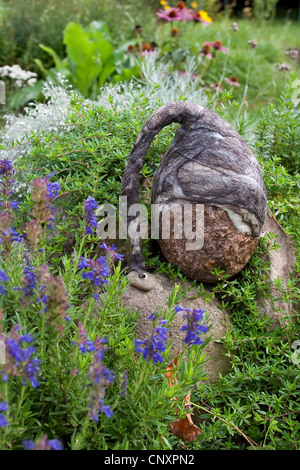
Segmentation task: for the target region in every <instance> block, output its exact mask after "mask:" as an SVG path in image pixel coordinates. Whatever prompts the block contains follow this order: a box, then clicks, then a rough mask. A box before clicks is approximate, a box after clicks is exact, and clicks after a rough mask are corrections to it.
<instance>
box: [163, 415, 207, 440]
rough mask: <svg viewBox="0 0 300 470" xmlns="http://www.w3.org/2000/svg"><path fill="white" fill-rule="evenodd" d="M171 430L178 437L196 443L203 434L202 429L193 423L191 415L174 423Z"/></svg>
mask: <svg viewBox="0 0 300 470" xmlns="http://www.w3.org/2000/svg"><path fill="white" fill-rule="evenodd" d="M169 428H170V430H171V431H172V433H173V434H175V436H176V437H178V438H179V439H182V440H183V441H188V442H192V441H194V440H195V439H197V437H198V436H199V434H201V433H202V431H201V429H199V428H198V426H196V425H195V424H194V423H193V420H192V417H191V415H190V414H187V415H186V417H185V418H182V419H177V420H176V421H173V423H172V424H170V426H169Z"/></svg>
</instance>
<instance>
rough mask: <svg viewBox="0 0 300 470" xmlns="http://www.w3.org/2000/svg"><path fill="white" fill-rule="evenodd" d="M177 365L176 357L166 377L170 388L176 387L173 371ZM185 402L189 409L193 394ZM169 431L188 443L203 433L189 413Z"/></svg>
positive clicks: (172, 424) (172, 425)
mask: <svg viewBox="0 0 300 470" xmlns="http://www.w3.org/2000/svg"><path fill="white" fill-rule="evenodd" d="M177 363H178V360H177V357H175V359H174V360H173V361H172V363H171V364H170V365H168V366H167V372H166V377H167V379H168V380H169V381H170V387H173V385H174V381H175V377H174V378H173V375H174V370H173V369H174V367H176V366H177ZM174 399H175V400H176V397H174ZM185 402H186V405H185V406H186V407H189V406H190V402H191V392H189V393H188V395H187V396H186V397H185ZM169 429H170V431H171V432H172V433H173V434H174V435H175V436H176V437H178V438H179V439H182V440H183V441H188V442H192V441H194V440H195V439H197V436H199V434H201V433H202V431H201V429H200V428H198V426H196V425H195V424H194V423H193V420H192V416H191V414H190V413H187V414H186V416H185V417H184V418H181V419H177V420H176V421H173V423H171V424H170V425H169Z"/></svg>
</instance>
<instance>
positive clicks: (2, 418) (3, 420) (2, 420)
mask: <svg viewBox="0 0 300 470" xmlns="http://www.w3.org/2000/svg"><path fill="white" fill-rule="evenodd" d="M7 425H8V421H7V419H6V418H5V416H4V415H3V414H0V427H1V428H5V426H7Z"/></svg>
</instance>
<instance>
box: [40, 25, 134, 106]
mask: <svg viewBox="0 0 300 470" xmlns="http://www.w3.org/2000/svg"><path fill="white" fill-rule="evenodd" d="M63 41H64V44H65V46H66V53H67V57H66V58H65V59H60V58H59V57H58V55H57V54H56V52H55V51H54V50H53V49H52V48H51V47H48V46H44V45H41V48H42V49H43V50H44V51H45V52H47V53H48V54H50V55H51V57H52V58H53V61H54V64H55V67H54V68H53V69H50V71H48V70H46V69H45V67H44V66H43V65H42V63H41V61H40V60H39V59H36V60H35V63H36V64H37V65H38V67H39V68H40V70H41V71H42V72H43V73H44V75H45V76H46V77H48V78H49V77H50V78H51V80H55V74H56V73H60V74H62V75H64V76H65V77H67V78H68V79H69V81H70V82H71V83H72V84H73V85H74V86H75V87H76V88H77V89H78V90H79V91H80V93H81V94H82V95H83V96H85V97H95V96H96V95H97V93H98V91H99V88H100V87H101V86H102V85H103V84H104V83H105V82H106V81H107V80H108V79H110V80H112V81H114V82H117V81H123V80H128V79H130V78H132V77H133V76H134V75H138V74H139V69H138V67H137V65H136V64H135V63H134V62H133V58H132V56H130V55H127V57H125V54H126V51H127V48H128V43H123V44H121V45H120V46H119V47H118V49H114V47H113V45H112V42H111V38H110V35H109V31H108V28H107V25H106V24H105V23H104V22H101V21H93V22H92V23H90V24H89V25H88V26H86V27H82V26H81V25H80V24H77V23H75V22H70V23H68V24H67V26H66V28H65V32H64V38H63Z"/></svg>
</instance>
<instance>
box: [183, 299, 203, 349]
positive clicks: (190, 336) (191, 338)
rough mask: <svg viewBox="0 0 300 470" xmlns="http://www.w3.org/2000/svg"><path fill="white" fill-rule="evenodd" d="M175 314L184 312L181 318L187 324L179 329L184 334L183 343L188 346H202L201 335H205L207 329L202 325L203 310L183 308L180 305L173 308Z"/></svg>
mask: <svg viewBox="0 0 300 470" xmlns="http://www.w3.org/2000/svg"><path fill="white" fill-rule="evenodd" d="M175 312H176V313H179V312H185V313H184V315H183V318H185V319H186V321H187V324H186V325H184V326H183V327H182V328H181V331H185V332H186V336H185V339H184V342H185V343H186V344H187V345H188V346H191V345H194V344H198V345H201V344H203V341H202V340H201V334H203V333H206V332H207V331H208V328H207V326H206V325H204V324H203V320H204V314H205V310H203V309H196V308H184V307H182V306H181V305H177V306H176V307H175Z"/></svg>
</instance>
